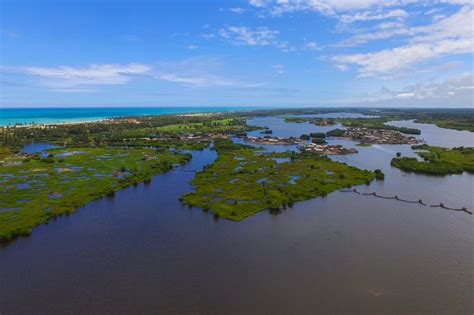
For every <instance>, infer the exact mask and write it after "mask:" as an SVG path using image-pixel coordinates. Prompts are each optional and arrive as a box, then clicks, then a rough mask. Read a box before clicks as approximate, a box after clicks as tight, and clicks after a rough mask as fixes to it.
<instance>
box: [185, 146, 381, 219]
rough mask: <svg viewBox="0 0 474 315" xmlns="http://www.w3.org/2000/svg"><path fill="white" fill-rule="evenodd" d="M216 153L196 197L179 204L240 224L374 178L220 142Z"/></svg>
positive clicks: (325, 162)
mask: <svg viewBox="0 0 474 315" xmlns="http://www.w3.org/2000/svg"><path fill="white" fill-rule="evenodd" d="M215 149H216V150H217V152H218V153H219V156H218V158H217V159H216V161H215V162H214V163H212V164H211V165H209V166H207V167H206V168H205V169H204V170H203V171H201V172H199V173H197V174H196V176H195V178H194V179H193V180H192V184H193V185H194V187H195V192H190V193H187V194H185V195H183V196H182V197H181V199H182V201H183V202H185V203H186V204H188V205H191V206H196V207H200V208H203V209H204V210H206V211H207V210H211V211H212V212H213V213H214V214H215V216H216V217H222V218H226V219H231V220H236V221H238V220H242V219H244V218H245V217H247V216H249V215H252V214H254V213H256V212H259V211H262V210H265V209H270V210H273V211H278V210H280V209H282V208H286V207H287V206H292V205H293V203H294V202H296V201H301V200H306V199H310V198H314V197H317V196H325V195H326V194H328V193H330V192H332V191H334V190H337V189H340V188H344V187H350V186H353V185H360V184H365V183H367V182H370V181H371V180H373V179H374V178H375V174H374V173H373V172H369V171H362V170H359V169H357V168H355V167H351V166H348V165H346V164H342V163H338V162H334V161H332V160H330V159H329V158H326V157H323V156H319V155H314V154H313V155H311V154H301V153H294V152H293V153H290V152H285V153H263V152H261V151H260V150H258V149H255V148H253V147H249V146H244V145H236V144H232V143H230V141H228V140H220V141H216V143H215Z"/></svg>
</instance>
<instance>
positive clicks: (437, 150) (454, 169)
mask: <svg viewBox="0 0 474 315" xmlns="http://www.w3.org/2000/svg"><path fill="white" fill-rule="evenodd" d="M412 148H413V149H415V150H423V151H418V152H417V154H418V155H419V156H421V157H422V158H423V160H424V161H418V160H417V159H415V158H408V157H402V158H394V159H392V162H391V165H392V166H394V167H397V168H399V169H401V170H404V171H407V172H414V173H424V174H432V175H448V174H459V173H462V172H464V171H467V172H474V148H467V147H466V148H465V147H460V148H453V149H447V148H442V147H434V146H428V145H426V144H424V145H417V146H413V147H412Z"/></svg>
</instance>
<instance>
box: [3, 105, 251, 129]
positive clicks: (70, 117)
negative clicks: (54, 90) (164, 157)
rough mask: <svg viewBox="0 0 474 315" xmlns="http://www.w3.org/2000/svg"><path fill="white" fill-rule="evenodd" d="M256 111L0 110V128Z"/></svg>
mask: <svg viewBox="0 0 474 315" xmlns="http://www.w3.org/2000/svg"><path fill="white" fill-rule="evenodd" d="M250 109H256V107H222V106H221V107H202V106H201V107H199V106H196V107H95V108H0V126H12V125H15V124H32V123H35V124H39V123H43V124H51V123H58V122H74V121H89V120H100V119H104V118H111V117H119V116H134V115H161V114H177V113H196V112H217V111H235V110H250Z"/></svg>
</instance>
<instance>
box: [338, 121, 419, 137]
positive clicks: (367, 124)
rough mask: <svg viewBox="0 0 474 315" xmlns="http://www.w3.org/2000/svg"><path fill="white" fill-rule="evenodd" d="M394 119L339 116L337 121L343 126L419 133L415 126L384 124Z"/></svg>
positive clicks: (412, 133)
mask: <svg viewBox="0 0 474 315" xmlns="http://www.w3.org/2000/svg"><path fill="white" fill-rule="evenodd" d="M392 120H394V119H393V118H389V117H380V118H340V119H338V122H339V123H341V124H342V125H343V126H344V127H352V128H368V129H384V130H395V131H398V132H401V133H405V134H411V135H419V134H420V133H421V131H420V130H419V129H415V128H406V127H395V126H389V125H386V124H385V123H386V122H389V121H392Z"/></svg>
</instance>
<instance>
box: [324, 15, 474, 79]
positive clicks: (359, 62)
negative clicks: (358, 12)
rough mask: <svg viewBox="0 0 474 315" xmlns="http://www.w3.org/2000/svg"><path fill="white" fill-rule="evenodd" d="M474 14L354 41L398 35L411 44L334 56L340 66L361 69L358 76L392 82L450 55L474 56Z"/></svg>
mask: <svg viewBox="0 0 474 315" xmlns="http://www.w3.org/2000/svg"><path fill="white" fill-rule="evenodd" d="M473 19H474V11H473V9H472V8H469V7H463V8H461V9H460V10H459V11H458V12H457V13H455V14H453V15H451V16H449V17H447V18H445V19H442V20H440V21H438V22H436V23H434V24H430V25H427V26H419V27H413V28H401V29H398V28H395V29H390V30H387V31H380V32H374V33H368V34H364V35H359V36H356V37H353V38H352V39H351V40H352V41H353V42H354V43H361V42H364V41H368V40H374V39H383V38H388V37H391V36H394V35H395V34H397V35H402V34H403V35H409V36H411V37H410V38H409V39H408V44H406V45H403V46H400V47H396V48H391V49H384V50H380V51H376V52H370V53H358V54H348V55H339V56H334V57H333V58H332V59H333V61H335V62H337V63H338V64H345V65H348V64H353V65H356V66H358V67H359V76H361V77H367V76H379V77H386V78H390V77H393V76H396V75H398V74H399V73H400V72H403V71H407V70H410V71H412V70H413V67H414V66H420V65H423V63H425V62H427V61H430V60H433V59H436V58H440V57H443V56H448V55H459V54H467V53H473V52H474V29H473V28H472V21H473Z"/></svg>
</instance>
